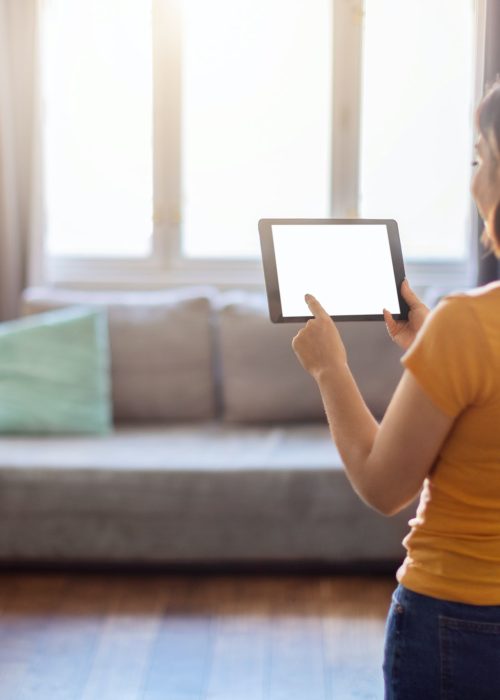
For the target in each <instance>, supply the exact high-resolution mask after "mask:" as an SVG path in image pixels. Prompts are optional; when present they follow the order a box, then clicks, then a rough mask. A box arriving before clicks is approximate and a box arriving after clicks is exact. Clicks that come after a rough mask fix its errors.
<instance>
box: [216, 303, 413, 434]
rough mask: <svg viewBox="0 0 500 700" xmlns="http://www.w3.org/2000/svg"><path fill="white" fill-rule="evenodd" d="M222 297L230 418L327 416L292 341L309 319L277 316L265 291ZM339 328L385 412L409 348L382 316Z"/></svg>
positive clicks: (376, 409)
mask: <svg viewBox="0 0 500 700" xmlns="http://www.w3.org/2000/svg"><path fill="white" fill-rule="evenodd" d="M216 303H217V307H218V313H217V325H218V333H217V338H218V344H219V353H220V361H221V364H222V377H223V381H222V398H223V406H224V417H225V419H226V420H228V421H237V422H247V421H251V422H254V421H255V422H259V421H275V422H276V421H278V422H279V421H286V420H301V421H302V420H308V421H314V420H318V419H320V420H324V419H325V413H324V410H323V404H322V401H321V397H320V394H319V391H318V388H317V386H316V383H315V381H314V380H313V379H312V377H311V376H310V375H309V374H308V373H307V372H306V371H305V370H304V369H303V368H302V366H301V365H300V363H299V361H298V359H297V357H296V356H295V353H294V351H293V349H292V346H291V342H292V339H293V337H294V336H295V335H296V334H297V332H298V331H299V329H300V328H302V327H303V325H304V324H296V323H283V324H273V323H271V322H270V320H269V312H268V307H267V299H266V297H265V295H264V294H262V293H250V292H244V291H234V292H226V293H223V294H220V295H219V296H218V297H217V301H216ZM338 329H339V332H340V334H341V336H342V339H343V341H344V344H345V346H346V350H347V357H348V360H349V366H350V368H351V371H352V373H353V375H354V377H355V379H356V381H357V383H358V386H359V388H360V391H361V393H362V395H363V397H364V399H365V401H366V403H367V404H368V407H369V408H370V410H371V411H372V413H373V414H374V415H375V417H376V418H377V419H380V418H382V416H383V414H384V412H385V410H386V408H387V406H388V404H389V401H390V399H391V396H392V394H393V393H394V390H395V388H396V386H397V383H398V381H399V379H400V377H401V374H402V369H403V368H402V366H401V364H400V362H399V359H400V357H401V354H402V353H401V351H400V350H399V348H398V347H397V346H396V345H395V344H394V343H393V342H392V340H391V339H390V338H389V335H388V333H387V330H386V327H385V323H383V322H379V321H358V322H344V323H339V324H338Z"/></svg>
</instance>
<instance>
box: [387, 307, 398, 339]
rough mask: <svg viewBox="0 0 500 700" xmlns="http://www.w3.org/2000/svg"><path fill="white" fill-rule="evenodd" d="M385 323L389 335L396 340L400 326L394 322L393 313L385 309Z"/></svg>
mask: <svg viewBox="0 0 500 700" xmlns="http://www.w3.org/2000/svg"><path fill="white" fill-rule="evenodd" d="M384 321H385V325H386V327H387V331H388V333H389V335H390V336H391V338H394V336H395V335H396V333H397V331H398V324H397V322H396V321H395V320H394V318H393V316H392V314H391V312H390V311H388V310H387V309H384Z"/></svg>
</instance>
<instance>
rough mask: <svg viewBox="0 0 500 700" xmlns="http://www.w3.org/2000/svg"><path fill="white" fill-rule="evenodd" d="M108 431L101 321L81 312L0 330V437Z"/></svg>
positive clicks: (46, 316) (28, 320) (56, 313)
mask: <svg viewBox="0 0 500 700" xmlns="http://www.w3.org/2000/svg"><path fill="white" fill-rule="evenodd" d="M110 428H111V399H110V382H109V345H108V328H107V322H106V315H105V313H104V312H103V311H99V312H96V311H93V310H89V309H85V308H81V307H76V308H67V309H59V310H57V311H51V312H47V313H44V314H39V315H38V316H36V317H33V318H22V319H18V320H16V321H9V322H7V323H2V324H0V432H2V433H28V434H29V433H42V434H44V433H49V434H54V433H55V434H61V433H73V434H75V433H106V432H108V431H109V430H110Z"/></svg>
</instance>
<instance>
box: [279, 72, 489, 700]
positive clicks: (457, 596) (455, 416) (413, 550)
mask: <svg viewBox="0 0 500 700" xmlns="http://www.w3.org/2000/svg"><path fill="white" fill-rule="evenodd" d="M476 121H477V127H478V132H479V138H478V140H477V143H476V150H477V161H476V162H475V165H476V167H477V170H476V172H475V175H474V178H473V181H472V188H471V189H472V193H473V196H474V199H475V202H476V204H477V207H478V210H479V212H480V215H481V217H482V218H483V220H484V221H485V231H484V234H483V237H482V240H483V242H484V243H486V244H487V245H488V246H489V247H490V248H491V249H492V250H493V251H494V253H495V255H496V256H497V257H500V83H499V82H497V83H496V84H495V85H494V86H493V87H492V89H491V90H490V91H489V92H488V94H487V95H486V96H485V98H484V99H483V100H482V102H481V104H480V105H479V108H478V110H477V114H476ZM402 293H403V296H404V297H405V299H406V300H407V301H408V304H409V306H410V314H409V320H408V321H407V322H396V321H395V320H394V319H393V318H392V316H391V314H390V313H389V312H388V311H386V310H384V317H385V321H386V324H387V328H388V331H389V334H390V335H391V337H392V338H393V340H394V341H395V342H396V343H398V344H399V345H400V346H401V347H402V348H403V349H405V350H406V353H405V354H404V356H403V358H402V360H401V361H402V364H403V366H404V368H405V371H404V373H403V376H402V379H401V382H400V383H399V385H398V387H397V389H396V392H395V394H394V396H393V398H392V401H391V403H390V405H389V407H388V409H387V412H386V414H385V416H384V419H383V420H382V422H381V423H380V425H379V424H378V423H377V422H376V421H375V420H374V418H373V417H372V415H371V413H370V412H369V410H368V408H367V407H366V405H365V403H364V401H363V399H362V397H361V395H360V393H359V391H358V388H357V386H356V383H355V381H354V379H353V377H352V375H351V372H350V371H349V367H348V365H347V357H346V352H345V348H344V346H343V344H342V340H341V338H340V335H339V333H338V331H337V328H336V326H335V324H334V323H333V322H332V320H331V318H330V317H329V316H328V315H327V313H326V312H325V311H324V309H323V308H322V307H321V305H320V303H319V301H317V300H316V299H314V297H311V296H310V295H306V301H307V303H308V305H309V308H310V310H311V312H312V314H313V315H314V319H312V320H310V321H308V322H307V324H306V326H305V327H304V328H303V329H302V330H300V331H299V333H298V334H297V335H296V336H295V338H294V339H293V343H292V345H293V349H294V350H295V353H296V354H297V356H298V358H299V360H300V362H301V363H302V365H303V366H304V368H305V369H306V370H307V371H308V372H310V373H311V375H312V376H313V377H314V378H315V380H316V382H317V384H318V386H319V389H320V391H321V395H322V398H323V403H324V406H325V411H326V414H327V418H328V422H329V426H330V430H331V433H332V437H333V439H334V440H335V442H336V444H337V447H338V449H339V452H340V454H341V456H342V459H343V462H344V464H345V468H346V471H347V475H348V477H349V479H350V481H351V483H352V485H353V487H354V489H355V490H356V492H357V493H358V494H359V496H360V497H361V498H362V499H363V500H364V501H366V503H368V504H369V505H370V506H372V507H374V508H375V509H377V510H378V511H380V512H381V513H384V514H385V515H392V514H393V513H396V512H398V511H399V510H401V509H402V508H403V507H404V506H405V505H407V504H408V503H410V502H411V501H412V500H413V499H414V498H415V497H416V496H417V494H418V493H419V492H420V491H421V495H420V504H419V506H418V510H417V513H416V516H415V517H414V518H413V519H412V520H410V522H409V525H410V526H411V531H410V533H409V534H408V535H407V537H406V538H405V539H404V540H403V544H404V546H405V547H406V550H407V555H406V558H405V560H404V562H403V564H402V566H401V567H400V568H399V570H398V572H397V575H396V576H397V580H398V586H397V588H396V590H395V591H394V594H393V598H392V604H391V607H390V610H389V615H388V619H387V627H386V643H385V657H384V680H385V688H386V696H385V697H386V699H387V700H390V699H396V698H397V699H401V700H423V699H424V698H425V700H432V699H433V698H456V699H457V700H483V699H487V698H488V699H489V698H491V699H492V700H493V699H495V700H498V699H499V698H500V282H496V283H492V284H489V285H486V286H484V287H479V288H477V289H474V290H471V291H467V292H465V293H460V294H451V295H449V296H447V297H445V298H444V299H443V300H442V301H441V302H440V303H439V304H438V305H437V307H436V308H435V309H434V310H433V311H432V312H430V311H429V309H427V307H425V306H424V305H423V304H422V303H421V302H420V300H419V299H418V298H417V296H416V295H415V294H414V293H413V292H412V290H411V289H410V288H409V286H408V283H407V282H406V281H405V282H404V283H403V287H402ZM422 486H423V488H422Z"/></svg>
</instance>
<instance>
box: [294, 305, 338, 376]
mask: <svg viewBox="0 0 500 700" xmlns="http://www.w3.org/2000/svg"><path fill="white" fill-rule="evenodd" d="M305 300H306V303H307V305H308V307H309V309H310V310H311V313H312V314H313V316H314V318H313V319H310V320H309V321H308V322H307V323H306V325H305V326H304V328H302V329H301V330H300V331H299V332H298V333H297V335H296V336H295V338H294V339H293V340H292V347H293V349H294V352H295V354H296V355H297V357H298V358H299V360H300V362H301V364H302V366H303V367H304V369H306V370H307V371H308V372H309V373H310V374H311V375H312V376H313V377H314V379H316V380H317V379H318V378H319V377H320V375H321V374H322V372H324V371H325V370H328V369H330V368H332V367H337V366H338V365H339V364H342V365H345V364H346V363H347V356H346V351H345V347H344V343H343V342H342V338H341V337H340V333H339V332H338V330H337V327H336V325H335V324H334V322H333V320H332V319H331V318H330V316H329V315H328V314H327V312H326V311H325V310H324V308H323V307H322V306H321V304H320V303H319V301H318V300H317V299H315V298H314V297H313V296H312V295H310V294H306V296H305Z"/></svg>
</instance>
